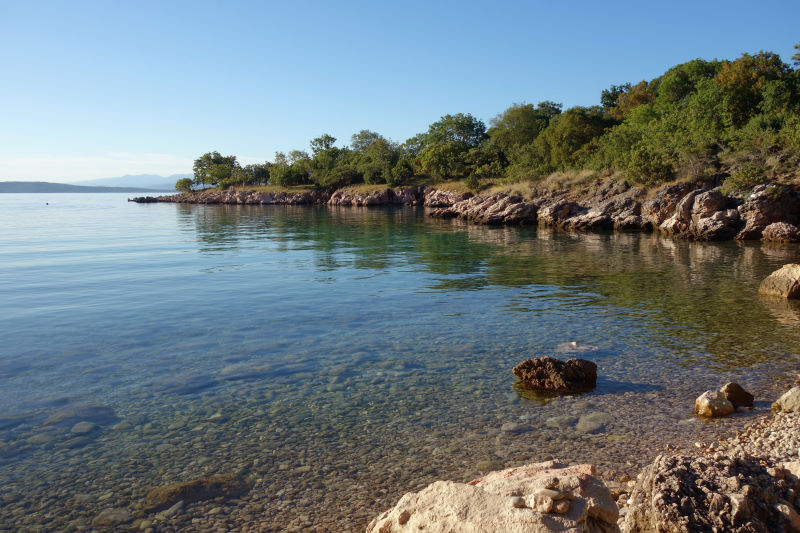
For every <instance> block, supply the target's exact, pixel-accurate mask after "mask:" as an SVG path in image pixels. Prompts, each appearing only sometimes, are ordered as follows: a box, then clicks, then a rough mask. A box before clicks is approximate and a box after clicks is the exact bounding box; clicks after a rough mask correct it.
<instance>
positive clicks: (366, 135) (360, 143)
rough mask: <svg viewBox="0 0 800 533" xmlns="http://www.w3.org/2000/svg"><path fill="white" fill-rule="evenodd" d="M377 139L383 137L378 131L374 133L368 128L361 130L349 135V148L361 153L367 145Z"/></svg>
mask: <svg viewBox="0 0 800 533" xmlns="http://www.w3.org/2000/svg"><path fill="white" fill-rule="evenodd" d="M378 139H383V136H382V135H381V134H380V133H375V132H374V131H370V130H361V131H359V132H358V133H354V134H353V135H352V136H351V137H350V149H351V150H353V151H354V152H356V153H362V152H364V151H365V150H366V149H367V148H368V147H369V145H371V144H372V143H374V142H375V141H377V140H378Z"/></svg>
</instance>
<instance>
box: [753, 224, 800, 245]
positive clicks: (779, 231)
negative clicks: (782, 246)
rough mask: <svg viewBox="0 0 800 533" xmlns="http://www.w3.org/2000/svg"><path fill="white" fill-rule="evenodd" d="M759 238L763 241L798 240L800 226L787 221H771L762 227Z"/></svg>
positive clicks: (799, 240)
mask: <svg viewBox="0 0 800 533" xmlns="http://www.w3.org/2000/svg"><path fill="white" fill-rule="evenodd" d="M761 240H762V241H765V242H783V243H786V242H800V228H799V227H797V226H795V225H794V224H789V223H787V222H773V223H772V224H770V225H769V226H767V227H765V228H764V231H763V232H762V233H761Z"/></svg>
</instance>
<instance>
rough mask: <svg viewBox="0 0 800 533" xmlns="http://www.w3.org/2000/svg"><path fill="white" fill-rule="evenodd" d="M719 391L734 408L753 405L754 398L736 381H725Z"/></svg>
mask: <svg viewBox="0 0 800 533" xmlns="http://www.w3.org/2000/svg"><path fill="white" fill-rule="evenodd" d="M719 391H720V392H721V393H722V394H723V396H725V398H726V399H727V400H728V401H729V402H731V403H732V404H733V407H734V408H737V407H753V400H754V399H755V398H754V397H753V395H752V394H750V393H749V392H747V391H746V390H744V388H742V386H741V385H739V384H738V383H733V382H730V383H726V384H725V385H724V386H723V387H722V388H721V389H720V390H719Z"/></svg>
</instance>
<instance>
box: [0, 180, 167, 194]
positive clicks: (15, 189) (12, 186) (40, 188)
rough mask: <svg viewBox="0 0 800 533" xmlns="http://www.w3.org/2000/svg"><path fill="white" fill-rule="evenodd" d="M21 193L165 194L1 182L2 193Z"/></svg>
mask: <svg viewBox="0 0 800 533" xmlns="http://www.w3.org/2000/svg"><path fill="white" fill-rule="evenodd" d="M21 192H27V193H30V192H42V193H58V192H164V191H163V190H158V189H141V188H136V187H82V186H78V185H67V184H66V183H48V182H46V181H0V193H21Z"/></svg>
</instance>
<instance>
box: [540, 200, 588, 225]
mask: <svg viewBox="0 0 800 533" xmlns="http://www.w3.org/2000/svg"><path fill="white" fill-rule="evenodd" d="M587 211H588V209H586V208H585V207H583V206H582V205H580V204H579V203H577V202H573V201H571V200H569V199H567V198H563V197H561V198H555V199H554V201H552V202H546V203H544V204H543V205H540V206H539V224H541V225H542V226H562V225H564V224H565V223H566V222H567V220H569V219H570V218H572V217H574V216H577V215H582V214H585V213H586V212H587Z"/></svg>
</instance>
